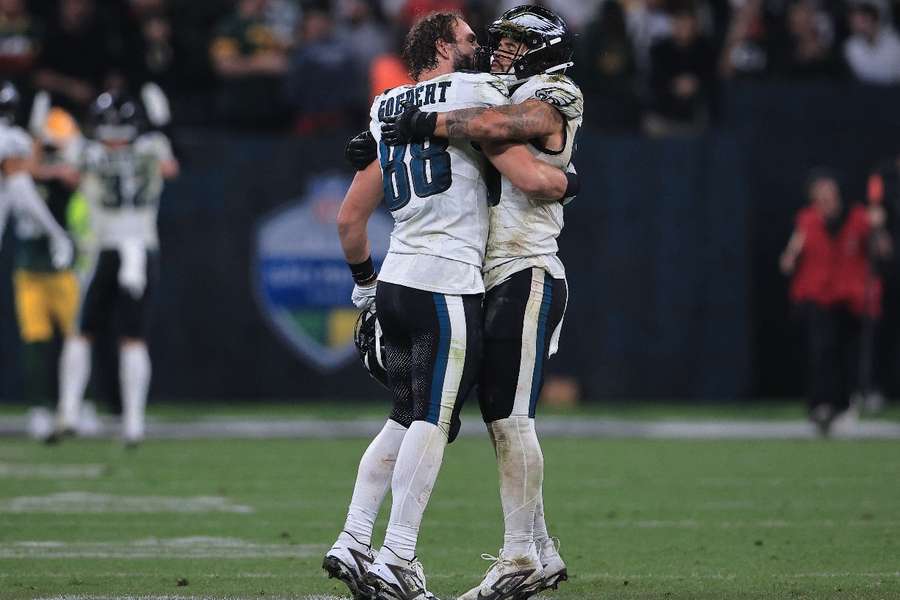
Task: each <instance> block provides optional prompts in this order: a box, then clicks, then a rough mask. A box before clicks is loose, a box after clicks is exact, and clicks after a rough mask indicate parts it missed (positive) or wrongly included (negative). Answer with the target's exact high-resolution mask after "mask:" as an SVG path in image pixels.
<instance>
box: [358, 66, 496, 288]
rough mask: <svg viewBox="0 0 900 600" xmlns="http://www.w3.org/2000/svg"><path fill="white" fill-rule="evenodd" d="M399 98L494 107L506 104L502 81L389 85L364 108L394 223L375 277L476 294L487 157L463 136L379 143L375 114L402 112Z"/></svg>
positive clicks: (484, 230) (460, 76)
mask: <svg viewBox="0 0 900 600" xmlns="http://www.w3.org/2000/svg"><path fill="white" fill-rule="evenodd" d="M403 101H406V102H409V103H415V104H417V105H418V106H421V108H422V110H423V111H425V112H431V111H434V112H447V111H451V110H457V109H461V108H476V107H487V106H497V105H502V104H508V103H509V98H508V91H507V89H506V86H505V85H504V84H503V82H502V81H500V80H499V79H498V78H497V77H495V76H493V75H490V74H487V73H450V74H448V75H442V76H440V77H435V78H434V79H429V80H427V81H422V82H419V83H417V84H414V85H404V86H400V87H397V88H394V89H392V90H388V91H387V92H385V93H384V94H382V95H380V96H378V97H376V98H375V101H374V102H373V104H372V111H371V119H372V120H371V125H370V129H371V131H372V135H373V136H374V137H375V140H376V141H377V142H378V158H379V160H380V162H381V170H382V174H383V178H384V203H385V206H386V207H387V208H388V210H390V211H391V215H392V216H393V217H394V221H395V223H394V230H393V232H392V233H391V244H390V248H389V250H388V255H387V258H386V259H385V261H384V264H383V265H382V267H381V272H380V273H379V275H378V278H379V279H380V280H381V281H387V282H389V283H395V284H398V285H404V286H407V287H411V288H416V289H421V290H426V291H431V292H439V293H444V294H479V293H482V292H484V282H483V280H482V277H481V269H482V266H483V264H484V252H485V245H486V243H487V235H488V188H487V184H486V181H485V175H484V174H485V165H486V162H487V159H486V158H484V156H483V155H482V154H481V152H479V151H478V150H476V149H475V148H474V147H473V146H472V144H471V142H469V141H468V140H452V141H448V140H446V139H434V140H431V141H426V142H423V143H421V144H418V143H414V144H408V145H405V146H397V147H389V146H387V145H385V144H384V143H382V142H381V119H382V118H383V117H386V116H391V115H396V114H399V113H400V112H402V110H403V108H402V104H401V102H403Z"/></svg>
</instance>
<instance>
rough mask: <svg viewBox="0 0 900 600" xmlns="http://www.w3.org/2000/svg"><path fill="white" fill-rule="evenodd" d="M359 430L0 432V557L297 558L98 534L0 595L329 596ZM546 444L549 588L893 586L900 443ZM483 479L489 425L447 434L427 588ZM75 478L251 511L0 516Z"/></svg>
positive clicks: (467, 528) (898, 590)
mask: <svg viewBox="0 0 900 600" xmlns="http://www.w3.org/2000/svg"><path fill="white" fill-rule="evenodd" d="M366 444H367V441H366V440H361V439H360V440H349V441H348V440H344V441H290V440H272V441H193V442H162V441H160V442H149V443H146V444H145V445H144V446H142V447H141V448H139V449H138V450H137V451H131V452H129V451H126V450H124V449H122V448H120V447H119V446H118V445H117V444H115V443H113V442H110V441H74V442H71V443H67V444H65V445H63V446H60V447H57V448H46V447H42V446H39V445H36V444H34V443H30V442H26V441H20V440H8V439H7V440H0V466H2V467H4V469H5V470H4V469H0V473H5V474H4V475H0V557H2V556H7V557H8V556H9V552H10V548H15V547H18V546H17V544H16V543H17V542H24V541H32V542H34V541H43V542H48V541H60V542H66V543H70V544H71V543H76V542H78V543H94V544H97V545H99V546H96V547H104V546H102V544H104V543H112V544H119V545H121V546H118V547H122V548H127V547H129V546H128V544H131V543H133V542H135V541H138V540H146V539H147V538H157V539H167V538H185V537H191V536H207V537H216V538H236V539H239V540H243V541H245V542H253V543H256V544H260V545H262V547H264V548H269V549H270V550H272V549H274V550H275V551H277V552H275V553H276V554H283V553H285V552H294V551H296V554H297V556H296V557H285V556H259V557H256V558H241V559H237V558H221V557H217V556H212V557H206V558H191V559H183V558H166V557H161V558H129V557H127V556H126V554H127V552H125V551H121V552H120V551H116V550H115V548H116V547H117V546H113V549H114V550H113V551H110V550H108V549H107V551H106V554H105V555H104V554H103V553H100V555H97V554H94V555H90V556H83V557H81V558H44V557H42V556H41V555H40V552H41V550H40V549H38V556H37V557H30V558H0V598H2V599H14V598H15V599H19V598H37V597H47V596H52V595H62V594H77V595H80V596H100V595H103V596H116V595H126V594H132V595H136V594H140V595H179V596H197V597H225V596H228V597H241V598H266V597H268V598H272V597H280V598H284V597H292V598H303V597H305V596H306V595H308V594H340V593H341V592H342V588H341V587H340V585H339V584H337V583H335V582H333V581H329V580H328V579H326V578H325V577H324V575H323V574H322V572H321V570H320V564H321V556H320V555H321V553H322V552H324V550H325V549H326V548H327V546H328V545H329V544H330V543H331V542H332V541H333V538H334V537H335V535H336V534H337V532H338V530H339V529H340V526H341V523H342V521H343V517H344V512H345V508H346V504H347V502H348V500H349V495H350V489H351V486H352V482H353V477H354V475H355V470H356V463H357V460H358V458H359V456H360V454H361V452H362V451H363V450H364V449H365V447H366ZM544 452H545V459H546V466H547V475H546V481H545V488H546V490H545V494H546V505H547V511H548V516H549V521H550V525H551V530H552V532H553V533H554V534H555V535H557V536H559V537H560V538H561V539H562V553H563V555H564V557H565V558H566V559H567V561H568V563H569V567H570V572H571V574H572V579H571V581H570V582H568V583H567V584H564V586H563V587H562V588H561V589H560V591H559V592H558V593H556V594H553V595H548V597H551V598H558V599H576V598H577V599H584V598H591V599H593V598H603V599H620V598H624V599H642V600H644V599H647V600H650V599H660V600H663V599H665V600H672V599H685V600H701V599H727V600H731V599H749V598H784V599H800V598H802V599H810V600H813V599H815V600H819V599H823V598H840V599H855V598H860V599H885V600H887V599H895V598H900V443H898V442H856V441H855V442H828V441H814V442H813V441H810V442H771V441H767V442H713V441H709V442H686V441H646V440H565V439H549V440H546V441H545V442H544ZM52 464H66V465H77V464H90V465H102V468H101V469H100V471H101V472H100V473H99V476H98V477H96V478H94V479H78V478H77V474H71V475H70V477H71V478H69V479H65V480H57V479H41V478H38V477H36V476H35V477H28V476H27V475H28V473H29V471H28V470H27V469H26V470H24V471H23V470H22V469H21V467H22V466H23V465H52ZM14 467H19V470H16V469H15V468H14ZM43 468H45V469H46V468H48V467H43ZM34 473H39V471H38V469H37V468H36V467H35V468H34ZM44 474H46V473H44ZM94 474H95V475H97V473H94ZM496 488H497V483H496V467H495V465H494V460H493V455H492V453H491V450H490V449H489V447H488V443H487V440H486V439H477V438H476V439H463V440H460V441H459V442H458V443H456V444H454V445H453V446H451V447H450V448H449V450H448V453H447V455H446V460H445V463H444V470H443V473H442V475H441V478H440V480H439V481H438V484H437V487H436V489H435V492H434V495H433V497H432V502H431V505H430V507H429V509H428V512H427V513H426V515H425V520H424V524H423V528H422V532H421V537H420V548H419V555H420V558H421V559H422V560H423V562H424V564H425V567H426V571H427V573H428V575H429V582H430V587H431V588H432V589H433V591H434V592H436V593H437V594H438V595H439V596H440V597H441V598H444V599H445V600H446V598H452V597H455V595H456V594H458V593H459V592H462V591H464V590H465V589H467V588H468V587H469V586H470V585H472V584H474V583H476V582H477V580H478V579H479V577H480V575H481V573H482V571H483V569H484V568H485V567H486V566H487V564H486V563H484V562H483V561H481V560H480V559H479V554H480V553H481V552H492V551H495V550H496V548H497V547H498V546H499V544H500V539H501V516H500V510H499V502H498V498H497V491H496ZM74 491H79V492H91V493H97V494H112V495H115V496H128V497H140V496H176V497H184V498H188V497H195V496H221V497H224V498H226V499H227V500H228V501H229V502H230V503H232V504H237V505H244V506H249V507H252V509H253V512H252V513H225V512H219V513H131V514H128V513H106V514H104V513H90V514H86V513H81V514H66V513H53V512H46V513H37V512H18V513H16V512H10V511H11V508H14V507H15V506H16V505H15V504H10V500H11V499H12V498H16V497H22V496H30V497H42V496H47V495H50V494H58V493H61V492H74ZM383 526H384V515H382V517H381V519H380V520H379V525H378V529H379V530H382V529H383ZM64 547H65V546H64ZM80 547H85V546H80ZM180 578H181V579H183V580H184V581H182V583H186V584H187V585H181V586H179V585H178V580H179V579H180Z"/></svg>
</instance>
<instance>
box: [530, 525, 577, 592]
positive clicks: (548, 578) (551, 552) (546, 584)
mask: <svg viewBox="0 0 900 600" xmlns="http://www.w3.org/2000/svg"><path fill="white" fill-rule="evenodd" d="M540 555H541V565H542V566H543V567H544V578H543V580H542V581H541V585H540V587H538V590H537V591H539V592H541V591H544V590H549V589H554V590H555V589H556V588H558V587H559V584H560V583H561V582H563V581H566V580H568V579H569V573H568V572H567V571H566V563H564V562H563V559H562V556H560V555H559V539H557V538H548V539H547V540H546V541H545V542H544V543H543V544H541V548H540Z"/></svg>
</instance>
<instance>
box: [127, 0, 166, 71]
mask: <svg viewBox="0 0 900 600" xmlns="http://www.w3.org/2000/svg"><path fill="white" fill-rule="evenodd" d="M131 17H132V19H133V20H134V22H135V25H136V29H137V30H138V32H139V38H140V39H139V40H136V41H135V45H136V46H137V49H136V53H137V56H135V57H134V58H135V62H136V63H138V64H136V65H135V67H136V68H137V69H140V71H141V72H142V74H143V77H144V78H146V79H150V80H152V81H155V82H157V83H160V84H162V85H163V86H164V87H166V88H169V89H171V88H172V87H174V82H172V81H171V80H172V77H173V71H174V62H175V46H174V40H173V33H172V23H171V20H170V18H169V12H168V2H167V1H166V0H131Z"/></svg>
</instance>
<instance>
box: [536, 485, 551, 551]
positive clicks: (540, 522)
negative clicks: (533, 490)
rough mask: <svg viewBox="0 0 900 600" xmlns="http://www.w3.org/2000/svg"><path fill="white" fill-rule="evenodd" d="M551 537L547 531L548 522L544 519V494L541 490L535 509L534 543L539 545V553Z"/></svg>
mask: <svg viewBox="0 0 900 600" xmlns="http://www.w3.org/2000/svg"><path fill="white" fill-rule="evenodd" d="M549 539H550V534H549V533H547V522H546V521H545V520H544V495H543V492H541V495H540V496H539V497H538V501H537V504H536V505H535V510H534V545H535V546H537V550H538V553H540V552H541V548H543V547H544V544H546V543H547V540H549Z"/></svg>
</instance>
